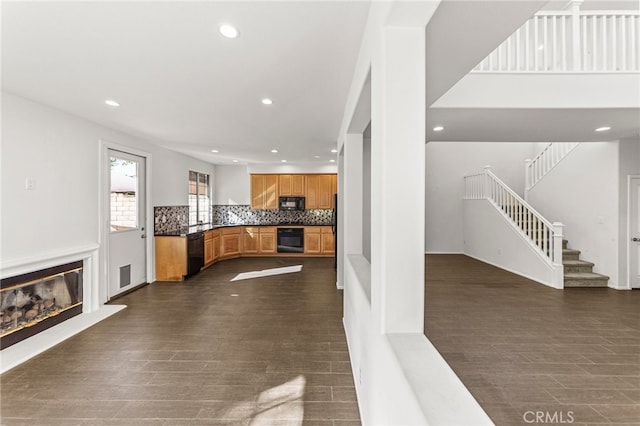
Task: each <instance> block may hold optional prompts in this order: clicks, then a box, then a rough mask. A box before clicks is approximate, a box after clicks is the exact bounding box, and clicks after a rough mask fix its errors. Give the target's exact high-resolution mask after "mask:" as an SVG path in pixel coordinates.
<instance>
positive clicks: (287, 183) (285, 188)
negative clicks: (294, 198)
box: [278, 175, 293, 196]
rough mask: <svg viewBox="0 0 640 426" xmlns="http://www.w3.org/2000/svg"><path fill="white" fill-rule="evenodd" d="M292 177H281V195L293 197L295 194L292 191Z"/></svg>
mask: <svg viewBox="0 0 640 426" xmlns="http://www.w3.org/2000/svg"><path fill="white" fill-rule="evenodd" d="M292 177H293V175H279V180H278V191H279V192H280V195H283V196H287V195H293V192H292V189H291V180H292Z"/></svg>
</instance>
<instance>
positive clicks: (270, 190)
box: [251, 175, 278, 210]
mask: <svg viewBox="0 0 640 426" xmlns="http://www.w3.org/2000/svg"><path fill="white" fill-rule="evenodd" d="M251 208H252V209H259V210H275V209H277V208H278V175H251Z"/></svg>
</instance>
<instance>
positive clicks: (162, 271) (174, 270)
mask: <svg viewBox="0 0 640 426" xmlns="http://www.w3.org/2000/svg"><path fill="white" fill-rule="evenodd" d="M155 251H156V279H157V280H158V281H182V280H183V279H184V276H185V275H187V238H186V237H155Z"/></svg>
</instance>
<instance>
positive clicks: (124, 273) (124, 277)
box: [120, 265, 131, 288]
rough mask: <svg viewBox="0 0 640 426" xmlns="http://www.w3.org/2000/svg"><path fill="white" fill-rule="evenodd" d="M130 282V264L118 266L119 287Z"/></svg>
mask: <svg viewBox="0 0 640 426" xmlns="http://www.w3.org/2000/svg"><path fill="white" fill-rule="evenodd" d="M129 284H131V265H125V266H121V267H120V288H124V287H126V286H128V285H129Z"/></svg>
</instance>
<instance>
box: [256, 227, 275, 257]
mask: <svg viewBox="0 0 640 426" xmlns="http://www.w3.org/2000/svg"><path fill="white" fill-rule="evenodd" d="M260 253H265V254H267V253H276V233H275V232H262V230H261V231H260Z"/></svg>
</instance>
